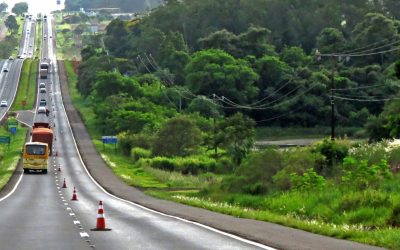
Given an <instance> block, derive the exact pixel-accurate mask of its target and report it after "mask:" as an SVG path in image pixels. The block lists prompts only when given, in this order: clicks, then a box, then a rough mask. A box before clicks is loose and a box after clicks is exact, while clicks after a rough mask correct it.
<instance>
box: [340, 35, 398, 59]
mask: <svg viewBox="0 0 400 250" xmlns="http://www.w3.org/2000/svg"><path fill="white" fill-rule="evenodd" d="M392 39H396V38H395V37H392V38H385V39H383V40H381V41H378V42H374V43H371V44H368V45H365V46H364V47H360V48H356V49H352V50H347V51H341V52H337V53H332V54H338V55H343V54H350V53H355V52H359V51H362V50H365V49H368V48H370V47H374V46H376V45H379V44H381V43H384V42H386V41H390V40H392Z"/></svg>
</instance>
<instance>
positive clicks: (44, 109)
mask: <svg viewBox="0 0 400 250" xmlns="http://www.w3.org/2000/svg"><path fill="white" fill-rule="evenodd" d="M37 113H38V114H46V107H43V106H40V107H39V108H38V110H37Z"/></svg>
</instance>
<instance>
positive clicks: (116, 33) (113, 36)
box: [104, 18, 128, 57]
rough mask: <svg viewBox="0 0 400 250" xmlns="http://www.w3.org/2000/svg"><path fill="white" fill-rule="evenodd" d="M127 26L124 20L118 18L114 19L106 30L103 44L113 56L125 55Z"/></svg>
mask: <svg viewBox="0 0 400 250" xmlns="http://www.w3.org/2000/svg"><path fill="white" fill-rule="evenodd" d="M127 37H128V28H127V24H126V22H124V21H122V20H120V19H118V18H117V19H114V20H113V21H112V22H111V23H110V24H109V25H108V26H107V30H106V36H105V39H104V44H105V45H106V47H107V48H108V50H109V51H110V52H111V53H112V54H113V55H114V56H117V57H119V56H123V55H125V53H126V51H124V50H125V49H126V47H125V45H126V43H127V39H128V38H127Z"/></svg>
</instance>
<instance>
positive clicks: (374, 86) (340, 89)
mask: <svg viewBox="0 0 400 250" xmlns="http://www.w3.org/2000/svg"><path fill="white" fill-rule="evenodd" d="M384 86H387V85H386V84H377V85H371V86H360V87H354V88H338V89H333V90H334V91H347V90H359V89H369V88H379V87H384Z"/></svg>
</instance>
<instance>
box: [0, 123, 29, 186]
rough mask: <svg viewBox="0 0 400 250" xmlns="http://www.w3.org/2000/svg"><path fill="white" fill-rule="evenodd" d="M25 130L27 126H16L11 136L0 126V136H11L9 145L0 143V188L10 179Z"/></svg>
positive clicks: (19, 155)
mask: <svg viewBox="0 0 400 250" xmlns="http://www.w3.org/2000/svg"><path fill="white" fill-rule="evenodd" d="M27 132H28V129H27V128H24V127H18V128H17V133H16V134H15V137H13V136H12V135H10V133H9V132H8V130H7V129H6V128H5V127H1V128H0V135H1V136H11V143H10V147H8V145H7V144H0V154H1V157H0V190H1V189H3V187H4V186H5V185H6V184H7V182H8V181H9V180H10V178H11V176H12V174H13V173H14V170H15V168H16V167H17V164H18V161H19V159H20V157H21V150H22V148H23V145H24V144H25V137H26V133H27Z"/></svg>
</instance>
